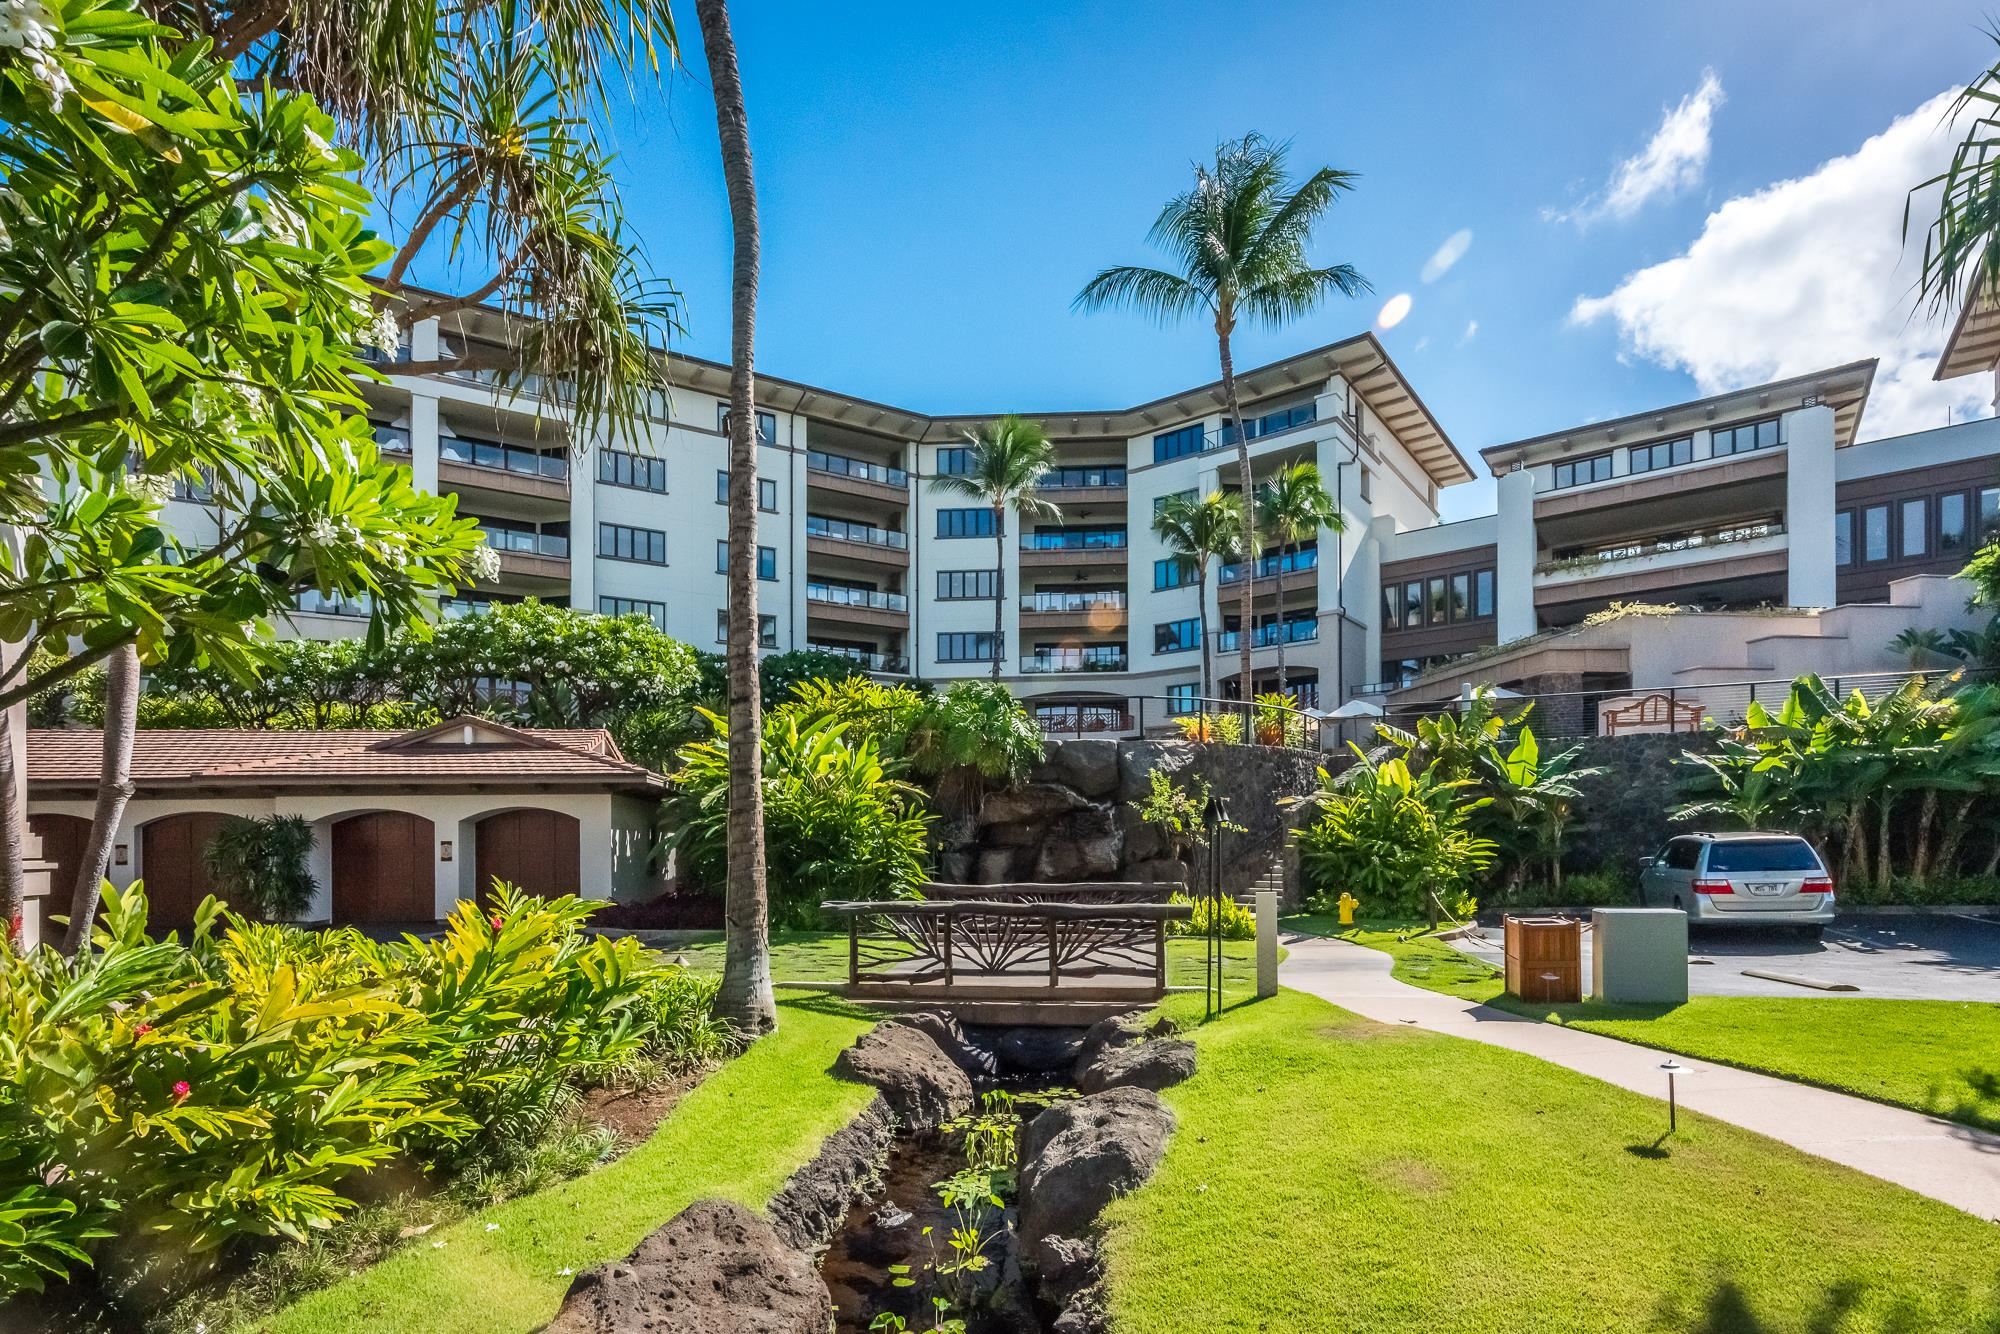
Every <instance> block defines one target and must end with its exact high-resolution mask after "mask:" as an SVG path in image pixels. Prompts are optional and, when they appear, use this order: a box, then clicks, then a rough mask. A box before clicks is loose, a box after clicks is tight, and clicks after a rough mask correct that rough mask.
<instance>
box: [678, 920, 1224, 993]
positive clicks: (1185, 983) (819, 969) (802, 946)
mask: <svg viewBox="0 0 2000 1334" xmlns="http://www.w3.org/2000/svg"><path fill="white" fill-rule="evenodd" d="M1202 948H1203V942H1202V941H1199V940H1195V939H1192V938H1190V937H1185V936H1177V937H1173V938H1171V939H1169V940H1168V941H1167V985H1169V986H1176V987H1198V986H1200V985H1201V974H1202V957H1203V956H1202ZM665 953H666V954H667V955H669V956H670V957H675V958H683V959H686V960H687V962H688V966H689V967H690V968H696V969H700V970H701V971H703V972H711V973H719V972H721V971H722V933H721V932H720V931H715V932H704V933H703V935H702V937H701V938H700V939H698V940H695V941H693V942H691V943H689V944H686V945H680V946H677V947H675V948H673V949H670V950H667V951H665ZM1223 953H1224V957H1225V962H1224V966H1223V977H1224V980H1225V982H1228V983H1232V984H1233V983H1236V982H1247V983H1249V984H1252V985H1254V984H1255V983H1256V980H1257V942H1256V941H1254V940H1229V941H1224V942H1223ZM771 976H772V977H773V978H775V979H776V980H777V982H778V984H779V985H780V986H783V985H784V984H785V983H787V982H845V981H846V980H847V933H846V932H844V931H779V932H775V933H773V935H772V937H771Z"/></svg>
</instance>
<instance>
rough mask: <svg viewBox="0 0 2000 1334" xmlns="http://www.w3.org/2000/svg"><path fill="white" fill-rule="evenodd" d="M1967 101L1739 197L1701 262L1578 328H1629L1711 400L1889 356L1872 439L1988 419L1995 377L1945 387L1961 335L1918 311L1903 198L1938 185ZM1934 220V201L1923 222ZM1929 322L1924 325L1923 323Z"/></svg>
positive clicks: (1710, 227)
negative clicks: (1939, 373) (1938, 376)
mask: <svg viewBox="0 0 2000 1334" xmlns="http://www.w3.org/2000/svg"><path fill="white" fill-rule="evenodd" d="M1955 95H1956V94H1953V93H1945V94H1941V95H1940V96H1938V97H1935V98H1933V99H1931V100H1930V101H1929V102H1926V103H1925V104H1924V105H1922V106H1920V107H1918V108H1917V109H1916V110H1914V111H1912V112H1910V113H1909V114H1908V115H1905V116H1900V117H1898V118H1897V119H1896V120H1895V121H1894V122H1892V123H1891V124H1890V126H1889V127H1888V128H1887V129H1886V130H1884V131H1882V132H1881V133H1880V134H1877V135H1875V136H1874V137H1872V138H1870V139H1869V140H1867V141H1866V142H1865V143H1863V144H1862V145H1861V146H1860V147H1859V148H1857V149H1856V150H1855V151H1854V152H1852V153H1850V154H1848V155H1846V156H1845V157H1836V158H1833V159H1830V160H1829V161H1827V162H1824V163H1822V164H1821V165H1820V166H1819V167H1817V168H1816V169H1814V170H1813V171H1812V172H1810V173H1809V174H1807V175H1804V176H1801V177H1798V178H1796V179H1794V180H1788V181H1779V182H1777V183H1776V184H1774V185H1769V186H1766V187H1765V188H1764V189H1762V190H1759V191H1757V192H1756V193H1754V194H1749V195H1742V196H1739V197H1737V198H1735V199H1731V200H1729V201H1727V202H1726V203H1724V204H1723V205H1722V206H1721V207H1720V208H1717V209H1716V210H1715V211H1714V212H1713V213H1711V214H1709V215H1708V218H1707V220H1706V221H1705V222H1704V223H1703V224H1702V229H1701V234H1700V235H1699V236H1697V237H1696V238H1695V240H1694V242H1693V244H1691V245H1690V246H1688V248H1687V250H1686V251H1685V252H1684V253H1682V254H1680V255H1677V256H1675V257H1674V258H1672V259H1669V260H1666V261H1664V262H1663V263H1659V264H1655V265H1652V266H1651V267H1649V268H1644V269H1640V270H1638V271H1637V272H1636V273H1631V274H1628V275H1626V277H1625V278H1624V280H1623V281H1622V282H1620V283H1619V284H1618V286H1617V287H1616V288H1614V289H1613V290H1612V291H1611V292H1609V293H1607V294H1606V295H1604V296H1592V297H1580V298H1578V300H1577V302H1576V304H1575V306H1574V307H1572V309H1571V311H1570V318H1571V319H1572V320H1573V321H1575V322H1576V323H1578V324H1590V323H1593V322H1596V321H1599V320H1604V319H1610V320H1613V321H1615V322H1616V323H1617V326H1618V330H1619V333H1620V335H1621V341H1622V344H1623V348H1622V351H1621V356H1622V355H1623V354H1624V353H1625V352H1629V353H1631V354H1632V355H1634V356H1636V357H1639V358H1641V359H1643V360H1646V361H1651V362H1654V363H1656V364H1658V365H1661V366H1668V367H1673V368H1676V369H1680V370H1685V371H1686V372H1688V374H1690V375H1691V376H1693V377H1694V381H1695V384H1696V386H1697V388H1698V389H1699V391H1700V392H1701V393H1703V394H1714V393H1721V392H1724V391H1726V390H1729V389H1736V388H1741V387H1743V386H1745V385H1753V384H1758V383H1761V382H1763V381H1766V380H1771V379H1777V378H1781V377H1783V376H1787V375H1800V374H1804V373H1806V372H1809V371H1814V370H1819V369H1822V368H1824V367H1828V366H1835V365H1839V364H1841V363H1843V362H1848V361H1856V360H1860V359H1861V358H1864V357H1879V358H1880V359H1881V365H1880V367H1878V369H1877V370H1876V374H1875V385H1874V389H1873V391H1872V392H1871V393H1870V395H1869V401H1868V411H1867V415H1866V416H1865V417H1864V418H1863V420H1862V434H1863V436H1864V437H1865V438H1874V437H1876V436H1885V435H1900V434H1903V433H1905V432H1908V431H1917V430H1928V429H1930V428H1931V427H1934V426H1942V425H1944V424H1945V417H1946V412H1947V410H1948V409H1949V410H1950V412H1951V414H1952V419H1953V420H1958V419H1960V418H1962V417H1968V416H1981V415H1984V410H1983V406H1982V405H1983V403H1984V401H1985V399H1986V397H1987V395H1988V393H1989V391H1990V388H1991V386H1990V384H1989V383H1988V382H1987V380H1986V379H1985V377H1983V376H1973V377H1967V378H1965V379H1960V380H1951V381H1947V382H1945V383H1943V384H1936V383H1933V382H1932V380H1931V374H1932V372H1933V371H1934V370H1935V369H1936V367H1937V358H1938V354H1939V352H1940V351H1941V350H1942V349H1943V347H1944V341H1945V336H1946V334H1947V332H1948V329H1947V327H1946V326H1945V325H1944V324H1943V323H1942V322H1940V321H1936V320H1932V319H1930V318H1929V317H1928V316H1927V315H1926V314H1925V313H1924V312H1923V311H1921V310H1918V309H1917V307H1916V301H1915V297H1914V293H1913V281H1914V278H1915V276H1916V269H1917V265H1918V263H1919V260H1920V253H1919V252H1918V251H1917V250H1915V249H1909V250H1906V249H1905V247H1904V245H1903V206H1904V200H1905V192H1906V191H1908V189H1909V188H1910V186H1911V185H1912V184H1914V183H1915V182H1917V181H1921V180H1925V179H1928V178H1929V177H1931V176H1933V175H1935V174H1936V173H1937V172H1938V171H1939V170H1940V169H1941V168H1942V166H1943V164H1944V163H1945V161H1946V160H1947V159H1948V157H1949V156H1950V153H1951V150H1952V146H1953V145H1954V144H1955V143H1956V141H1957V138H1958V135H1957V132H1956V131H1955V130H1954V129H1953V128H1952V127H1950V126H1948V125H1945V124H1944V123H1943V118H1944V115H1945V113H1946V111H1947V109H1948V108H1949V107H1950V105H1951V100H1952V98H1953V97H1954V96H1955ZM1924 216H1925V211H1924V201H1922V200H1918V201H1917V202H1916V203H1915V204H1913V205H1912V217H1913V218H1916V219H1921V218H1923V217H1924ZM1913 312H1915V313H1913Z"/></svg>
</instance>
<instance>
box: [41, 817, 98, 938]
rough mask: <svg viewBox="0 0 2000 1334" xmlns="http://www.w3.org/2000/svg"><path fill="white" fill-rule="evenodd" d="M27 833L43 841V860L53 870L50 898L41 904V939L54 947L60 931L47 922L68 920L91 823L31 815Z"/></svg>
mask: <svg viewBox="0 0 2000 1334" xmlns="http://www.w3.org/2000/svg"><path fill="white" fill-rule="evenodd" d="M28 829H29V832H31V833H33V834H34V835H35V836H36V837H37V838H39V839H41V840H42V860H43V861H46V862H49V863H51V864H52V865H53V866H54V867H55V869H54V870H53V871H51V872H50V873H49V896H48V897H47V898H45V899H43V900H42V939H43V940H44V941H45V942H50V943H53V942H55V941H58V940H61V939H62V932H63V928H62V927H59V926H57V925H56V924H55V923H54V922H52V921H50V920H49V919H50V918H51V917H54V916H56V915H57V914H58V913H60V914H61V915H62V916H64V917H67V916H69V901H70V895H71V894H72V893H74V892H75V891H76V868H77V866H78V865H79V864H80V863H81V862H82V861H83V845H84V843H85V841H86V840H88V839H89V838H90V821H88V820H86V819H84V818H83V817H82V816H80V815H31V816H29V817H28Z"/></svg>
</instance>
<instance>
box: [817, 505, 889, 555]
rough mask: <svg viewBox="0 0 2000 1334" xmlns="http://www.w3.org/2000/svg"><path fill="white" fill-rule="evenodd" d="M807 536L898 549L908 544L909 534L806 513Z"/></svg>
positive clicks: (869, 524)
mask: <svg viewBox="0 0 2000 1334" xmlns="http://www.w3.org/2000/svg"><path fill="white" fill-rule="evenodd" d="M806 536H807V537H831V538H833V539H835V540H836V541H840V542H862V543H866V544H867V545H868V546H871V547H893V548H895V549H896V550H898V551H902V550H905V549H906V548H908V547H909V545H910V535H909V534H908V533H899V532H896V531H894V530H892V529H888V528H877V527H876V526H875V525H874V524H872V523H854V522H852V521H850V520H847V519H827V518H822V517H821V516H819V515H817V514H808V515H806Z"/></svg>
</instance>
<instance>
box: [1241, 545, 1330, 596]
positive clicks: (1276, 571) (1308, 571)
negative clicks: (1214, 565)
mask: <svg viewBox="0 0 2000 1334" xmlns="http://www.w3.org/2000/svg"><path fill="white" fill-rule="evenodd" d="M1248 565H1249V562H1248V561H1231V562H1229V563H1228V564H1226V565H1224V566H1223V567H1222V569H1221V570H1220V571H1219V572H1218V573H1217V575H1216V582H1217V583H1219V584H1221V585H1222V586H1224V587H1227V586H1229V585H1231V584H1240V583H1242V582H1243V575H1244V572H1245V570H1246V569H1247V567H1248ZM1318 569H1319V548H1318V547H1302V548H1300V549H1299V550H1297V551H1288V552H1286V553H1284V554H1283V555H1281V556H1265V557H1263V558H1262V559H1260V560H1259V561H1258V562H1257V579H1258V582H1260V583H1261V582H1263V581H1264V580H1266V579H1276V578H1278V577H1280V576H1283V579H1284V587H1285V588H1288V589H1291V588H1310V587H1311V586H1312V585H1313V584H1314V583H1315V582H1316V581H1317V576H1316V574H1315V573H1314V572H1315V571H1317V570H1318Z"/></svg>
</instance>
